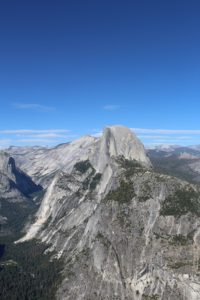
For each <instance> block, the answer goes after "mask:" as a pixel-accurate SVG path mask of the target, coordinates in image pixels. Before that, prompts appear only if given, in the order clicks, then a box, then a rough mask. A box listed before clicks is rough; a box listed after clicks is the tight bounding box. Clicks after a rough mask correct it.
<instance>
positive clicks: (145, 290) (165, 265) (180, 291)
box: [18, 126, 200, 300]
mask: <svg viewBox="0 0 200 300" xmlns="http://www.w3.org/2000/svg"><path fill="white" fill-rule="evenodd" d="M80 147H81V145H80ZM82 153H83V152H82ZM71 155H72V156H73V157H78V156H77V148H76V155H75V153H73V151H72V152H71ZM199 217H200V190H199V187H198V186H196V185H192V184H189V183H188V182H186V181H182V180H180V179H177V178H175V177H170V176H168V175H163V174H161V173H158V172H156V171H154V170H153V168H152V167H151V164H150V162H149V159H148V157H147V156H146V154H145V150H144V147H143V145H142V144H141V143H140V141H138V139H137V138H136V137H135V136H134V135H133V134H132V132H131V131H130V130H129V129H127V128H124V127H122V126H114V127H108V128H106V129H105V130H104V132H103V135H102V137H101V138H100V139H95V140H94V141H93V142H92V143H90V146H89V148H87V150H86V148H84V155H83V156H82V157H79V159H75V162H74V164H73V165H72V166H71V168H70V169H69V172H66V171H63V170H62V171H59V172H57V174H56V176H55V177H54V179H53V180H52V182H51V184H50V185H49V187H48V189H47V191H46V193H45V195H44V198H43V201H42V203H41V206H40V208H39V210H38V212H37V215H36V218H35V222H34V223H33V224H30V226H29V228H28V230H27V233H26V235H25V236H24V237H23V238H22V239H21V240H20V241H18V242H23V241H26V240H30V239H32V238H37V239H39V240H40V241H43V242H45V243H47V244H48V245H49V249H48V251H52V250H55V251H56V257H57V258H59V257H62V258H63V259H64V260H65V267H64V271H63V274H64V279H63V281H62V283H61V285H60V287H59V289H58V291H57V298H58V299H59V300H60V299H62V300H67V299H69V300H88V299H95V300H96V299H97V300H101V299H107V300H110V299H115V300H146V299H148V300H150V299H151V300H152V299H162V300H177V299H184V300H197V299H200V280H199V276H200V256H199V255H200V230H199V228H200V221H199Z"/></svg>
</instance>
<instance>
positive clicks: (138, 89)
mask: <svg viewBox="0 0 200 300" xmlns="http://www.w3.org/2000/svg"><path fill="white" fill-rule="evenodd" d="M199 15H200V2H199V0H190V1H188V0H181V1H180V0H163V1H161V0H154V1H149V0H129V1H126V0H123V1H122V0H121V1H118V0H115V1H112V0H109V1H108V0H107V1H106V0H101V1H94V0H93V1H91V0H90V1H88V0H84V1H82V0H75V1H59V0H58V1H51V0H49V1H43V0H41V1H38V0H35V1H20V0H18V1H14V0H9V1H1V3H0V45H1V47H0V103H1V118H0V147H5V146H7V145H10V144H12V145H13V144H14V145H34V144H37V145H53V144H57V143H61V142H64V141H69V140H72V139H74V138H77V137H79V136H81V135H84V134H98V133H99V132H100V131H101V130H102V128H103V127H104V126H106V125H111V124H122V125H125V126H128V127H130V128H137V130H136V132H137V134H138V136H139V137H140V138H141V139H142V140H143V142H144V143H145V144H147V145H151V144H163V143H167V144H183V145H188V144H200V132H199V130H200V122H199V111H200V84H199V83H200V55H199V53H200V18H199Z"/></svg>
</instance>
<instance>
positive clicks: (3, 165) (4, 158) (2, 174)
mask: <svg viewBox="0 0 200 300" xmlns="http://www.w3.org/2000/svg"><path fill="white" fill-rule="evenodd" d="M40 189H41V187H40V186H38V185H36V184H35V183H34V182H33V181H32V179H31V178H30V177H29V176H28V175H26V174H25V173H24V172H22V171H21V170H20V169H19V168H17V167H16V165H15V160H14V159H13V158H12V157H10V156H9V154H7V153H5V152H0V195H2V197H3V198H10V199H12V201H18V200H20V199H22V198H23V197H26V196H28V195H29V194H30V193H33V192H36V191H39V190H40Z"/></svg>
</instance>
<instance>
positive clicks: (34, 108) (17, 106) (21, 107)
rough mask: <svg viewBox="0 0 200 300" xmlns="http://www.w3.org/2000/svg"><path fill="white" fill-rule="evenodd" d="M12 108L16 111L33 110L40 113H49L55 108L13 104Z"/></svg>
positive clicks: (34, 104) (35, 104)
mask: <svg viewBox="0 0 200 300" xmlns="http://www.w3.org/2000/svg"><path fill="white" fill-rule="evenodd" d="M12 106H13V107H15V108H16V109H24V110H35V111H40V112H51V111H54V110H55V107H52V106H47V105H41V104H37V103H13V104H12Z"/></svg>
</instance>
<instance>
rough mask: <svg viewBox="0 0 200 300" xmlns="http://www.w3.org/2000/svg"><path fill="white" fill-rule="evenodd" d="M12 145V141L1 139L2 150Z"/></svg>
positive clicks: (0, 146) (0, 147)
mask: <svg viewBox="0 0 200 300" xmlns="http://www.w3.org/2000/svg"><path fill="white" fill-rule="evenodd" d="M10 144H11V140H10V139H0V149H3V148H6V147H9V145H10Z"/></svg>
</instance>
